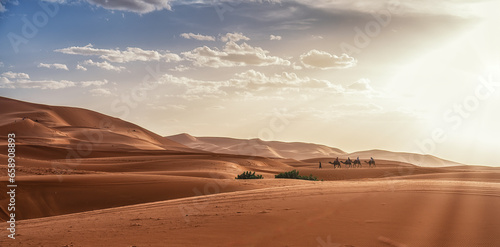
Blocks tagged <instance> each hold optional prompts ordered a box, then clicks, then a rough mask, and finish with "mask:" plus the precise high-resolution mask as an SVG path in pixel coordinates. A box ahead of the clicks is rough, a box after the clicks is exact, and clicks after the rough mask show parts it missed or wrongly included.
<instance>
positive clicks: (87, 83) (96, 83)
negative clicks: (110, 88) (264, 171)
mask: <svg viewBox="0 0 500 247" xmlns="http://www.w3.org/2000/svg"><path fill="white" fill-rule="evenodd" d="M106 84H108V80H102V81H82V82H80V86H82V87H89V86H102V85H106Z"/></svg>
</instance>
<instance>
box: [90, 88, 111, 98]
mask: <svg viewBox="0 0 500 247" xmlns="http://www.w3.org/2000/svg"><path fill="white" fill-rule="evenodd" d="M89 92H90V94H91V95H92V96H97V97H102V96H111V95H113V93H111V91H110V90H109V89H105V88H94V89H91V90H89Z"/></svg>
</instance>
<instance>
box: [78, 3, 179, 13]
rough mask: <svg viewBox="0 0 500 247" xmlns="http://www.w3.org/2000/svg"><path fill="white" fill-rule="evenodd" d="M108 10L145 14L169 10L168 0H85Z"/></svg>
mask: <svg viewBox="0 0 500 247" xmlns="http://www.w3.org/2000/svg"><path fill="white" fill-rule="evenodd" d="M86 1H87V2H89V3H91V4H94V5H97V6H100V7H103V8H105V9H110V10H121V11H128V12H135V13H139V14H145V13H149V12H153V11H160V10H164V9H166V10H171V9H172V8H171V6H170V1H169V0H86Z"/></svg>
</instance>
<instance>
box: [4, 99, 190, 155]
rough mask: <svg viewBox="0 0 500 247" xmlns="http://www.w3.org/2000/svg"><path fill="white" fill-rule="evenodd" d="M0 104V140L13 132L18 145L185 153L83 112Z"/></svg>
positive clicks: (9, 101)
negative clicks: (118, 146) (94, 147)
mask: <svg viewBox="0 0 500 247" xmlns="http://www.w3.org/2000/svg"><path fill="white" fill-rule="evenodd" d="M0 105H2V110H0V115H1V116H2V119H1V121H0V139H5V136H6V134H7V133H11V132H14V133H16V134H17V137H18V138H17V139H18V144H20V145H22V144H35V145H45V144H51V145H54V144H61V145H64V146H67V144H73V145H75V146H76V145H78V144H80V143H82V144H86V145H89V143H91V145H109V146H112V145H120V146H121V147H124V148H126V147H131V148H132V149H146V150H149V149H163V150H186V151H188V150H189V148H186V147H185V146H184V145H182V144H179V143H176V142H173V141H170V140H168V139H166V138H163V137H161V136H159V135H157V134H155V133H153V132H151V131H148V130H146V129H144V128H141V127H139V126H137V125H135V124H132V123H128V122H125V121H123V120H120V119H117V118H113V117H109V116H106V115H104V114H100V113H97V112H93V111H89V110H86V109H80V108H73V107H61V106H47V105H40V104H33V103H28V102H22V101H17V100H13V99H8V98H4V97H0ZM123 144H127V145H128V146H124V145H123Z"/></svg>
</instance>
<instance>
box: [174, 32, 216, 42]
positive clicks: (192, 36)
mask: <svg viewBox="0 0 500 247" xmlns="http://www.w3.org/2000/svg"><path fill="white" fill-rule="evenodd" d="M180 36H181V37H183V38H185V39H196V40H204V41H215V37H213V36H206V35H201V34H194V33H181V35H180Z"/></svg>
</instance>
